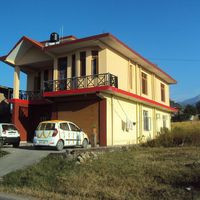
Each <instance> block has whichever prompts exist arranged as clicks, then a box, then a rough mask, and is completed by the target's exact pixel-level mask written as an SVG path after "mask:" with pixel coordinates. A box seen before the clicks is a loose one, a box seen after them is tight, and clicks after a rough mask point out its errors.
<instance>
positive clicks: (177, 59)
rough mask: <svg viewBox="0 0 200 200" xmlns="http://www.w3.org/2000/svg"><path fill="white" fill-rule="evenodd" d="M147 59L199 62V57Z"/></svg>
mask: <svg viewBox="0 0 200 200" xmlns="http://www.w3.org/2000/svg"><path fill="white" fill-rule="evenodd" d="M149 60H158V61H173V62H174V61H175V62H200V59H184V58H149Z"/></svg>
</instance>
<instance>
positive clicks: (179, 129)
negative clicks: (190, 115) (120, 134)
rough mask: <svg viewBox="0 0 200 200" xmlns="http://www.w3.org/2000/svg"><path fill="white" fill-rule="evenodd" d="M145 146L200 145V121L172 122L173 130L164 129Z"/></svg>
mask: <svg viewBox="0 0 200 200" xmlns="http://www.w3.org/2000/svg"><path fill="white" fill-rule="evenodd" d="M143 146H149V147H160V146H163V147H175V146H200V122H176V123H172V129H171V131H169V130H167V129H166V130H163V131H162V132H161V134H159V135H158V136H157V137H156V138H155V139H154V140H150V141H147V142H146V143H145V144H143Z"/></svg>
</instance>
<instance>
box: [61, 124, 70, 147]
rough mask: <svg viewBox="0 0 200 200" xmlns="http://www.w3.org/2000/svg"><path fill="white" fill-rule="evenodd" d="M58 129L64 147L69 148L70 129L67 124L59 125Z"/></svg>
mask: <svg viewBox="0 0 200 200" xmlns="http://www.w3.org/2000/svg"><path fill="white" fill-rule="evenodd" d="M60 129H61V134H62V139H63V140H64V145H65V146H70V129H69V125H68V123H67V122H64V123H60Z"/></svg>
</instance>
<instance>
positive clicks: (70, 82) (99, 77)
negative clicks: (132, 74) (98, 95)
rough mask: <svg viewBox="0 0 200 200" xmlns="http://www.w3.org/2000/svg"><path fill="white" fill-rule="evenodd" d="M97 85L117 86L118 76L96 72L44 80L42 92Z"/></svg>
mask: <svg viewBox="0 0 200 200" xmlns="http://www.w3.org/2000/svg"><path fill="white" fill-rule="evenodd" d="M99 86H113V87H116V88H118V77H117V76H115V75H113V74H110V73H105V74H96V75H89V76H81V77H73V78H67V79H62V80H51V81H44V89H43V91H44V92H52V91H62V90H73V89H81V88H92V87H99Z"/></svg>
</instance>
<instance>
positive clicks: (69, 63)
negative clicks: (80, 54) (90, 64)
mask: <svg viewBox="0 0 200 200" xmlns="http://www.w3.org/2000/svg"><path fill="white" fill-rule="evenodd" d="M71 77H72V55H69V56H68V57H67V78H71Z"/></svg>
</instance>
